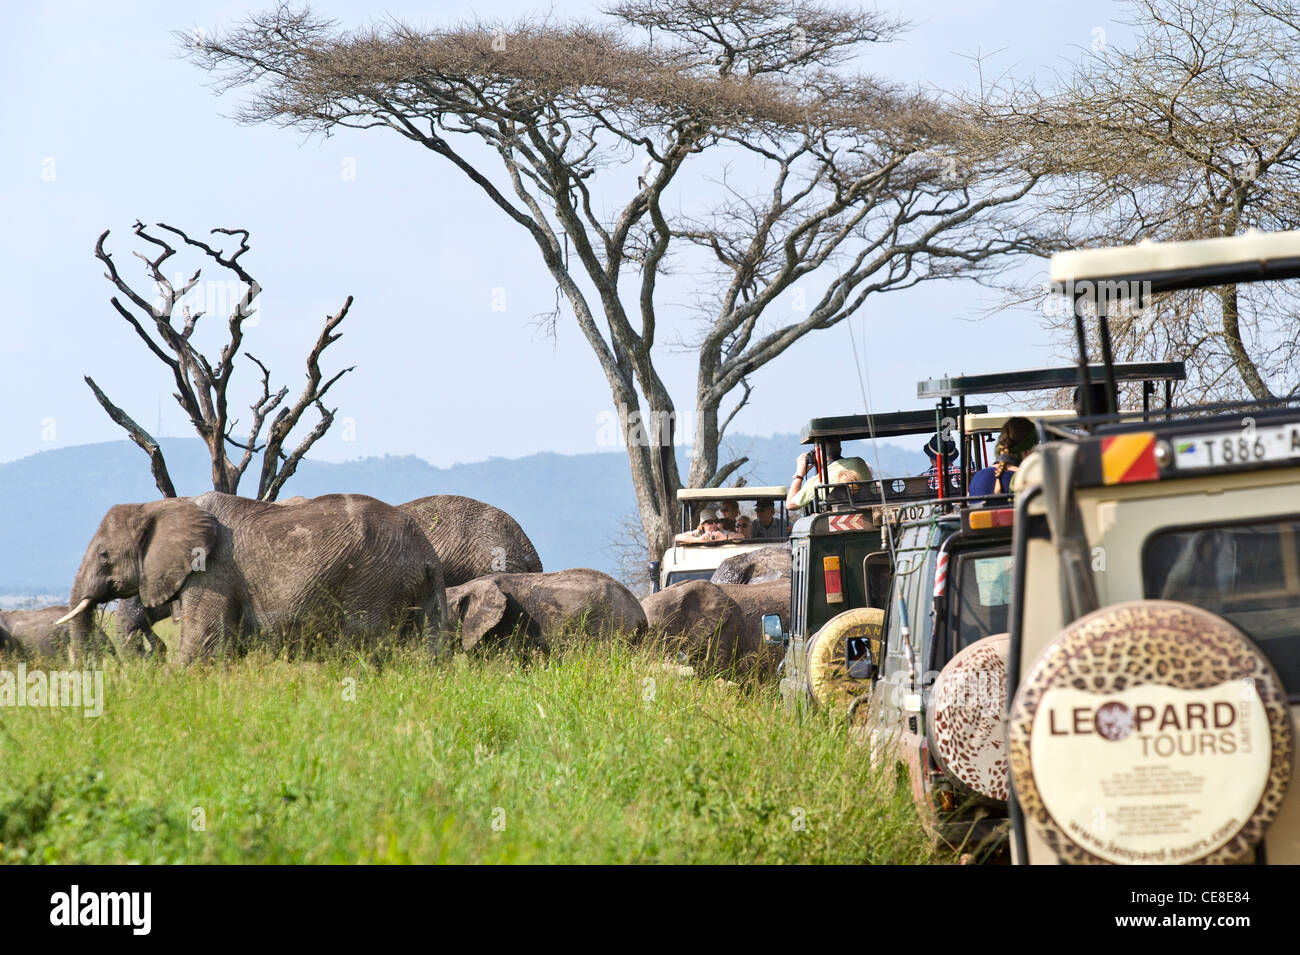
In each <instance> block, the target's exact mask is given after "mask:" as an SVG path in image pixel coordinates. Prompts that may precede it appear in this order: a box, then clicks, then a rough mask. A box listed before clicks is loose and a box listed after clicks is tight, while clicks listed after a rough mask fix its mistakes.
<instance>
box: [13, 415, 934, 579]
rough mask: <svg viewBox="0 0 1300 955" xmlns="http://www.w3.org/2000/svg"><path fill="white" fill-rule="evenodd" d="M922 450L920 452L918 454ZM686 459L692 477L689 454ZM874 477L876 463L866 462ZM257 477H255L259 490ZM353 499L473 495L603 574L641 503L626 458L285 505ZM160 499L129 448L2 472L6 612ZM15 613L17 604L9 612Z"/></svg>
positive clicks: (310, 472)
mask: <svg viewBox="0 0 1300 955" xmlns="http://www.w3.org/2000/svg"><path fill="white" fill-rule="evenodd" d="M919 443H920V442H918V445H919ZM161 444H162V447H163V451H164V453H165V455H166V457H167V465H168V468H169V469H170V471H171V475H172V480H173V482H174V483H175V485H176V490H177V492H178V493H180V494H199V493H201V492H203V491H206V490H210V489H211V487H212V483H211V476H210V474H211V464H210V462H209V460H208V456H207V450H206V448H205V447H204V446H203V444H202V442H200V441H199V440H198V439H195V438H170V439H169V438H164V439H162V441H161ZM726 444H727V445H728V446H727V447H725V448H724V451H730V452H731V454H730V455H726V454H724V458H723V459H724V460H730V458H731V457H732V456H735V455H737V454H739V455H747V456H748V457H749V459H750V460H749V463H748V465H746V467H745V468H743V469H742V471H741V472H740V473H741V474H742V475H744V476H745V477H746V478H747V479H748V482H749V483H750V484H753V485H762V484H785V483H786V482H787V481H788V480H789V477H790V475H791V473H792V472H793V465H794V459H795V456H796V455H797V454H798V453H799V451H800V447H799V444H798V438H797V437H796V436H794V435H775V436H773V437H769V438H757V437H751V436H745V435H738V436H735V437H734V438H731V439H728V441H727V442H726ZM879 454H880V470H881V471H883V472H884V473H885V474H887V475H891V476H892V475H896V474H915V473H919V472H920V471H921V470H922V469H924V467H925V466H926V463H927V462H926V459H925V456H924V455H923V454H921V453H920V452H919V451H908V450H903V449H901V448H898V447H894V446H891V445H885V444H882V445H880V447H879ZM678 457H679V461H680V464H681V466H682V469H683V473H684V472H685V464H686V455H685V449H684V448H683V449H679V452H678ZM868 461H869V463H871V464H872V466H873V467H874V466H875V464H876V461H875V460H874V458H872V457H871V456H870V455H868ZM255 468H256V462H254V466H253V467H250V469H249V472H250V474H249V476H248V477H246V478H245V480H246V481H247V482H248V485H249V487H248V489H252V488H253V487H254V482H255V479H256V477H255V473H254V471H255ZM334 492H352V493H358V494H369V495H371V496H372V497H377V498H379V499H380V500H384V501H388V502H390V503H393V504H400V503H403V502H404V501H409V500H412V499H413V498H417V497H423V496H425V495H427V494H465V495H468V496H470V497H475V498H478V499H479V500H483V501H487V502H488V503H490V504H494V505H496V506H497V507H500V508H502V509H504V510H506V511H508V512H509V513H510V514H512V515H513V516H514V517H515V518H516V519H517V520H518V521H519V523H520V524H521V525H523V528H524V530H525V531H526V532H527V533H528V536H529V537H530V538H532V540H533V543H534V544H535V545H536V546H537V550H538V553H539V554H540V555H541V558H542V564H543V566H544V567H546V568H547V569H548V570H559V569H562V568H565V567H594V568H596V569H598V570H603V571H606V572H608V573H615V574H617V571H618V559H617V556H616V554H615V550H614V548H613V547H611V546H610V545H611V541H612V540H613V539H614V538H615V537H616V536H617V534H618V533H619V528H620V524H621V522H622V521H623V520H624V519H626V518H629V517H633V516H634V515H635V512H636V499H635V496H634V495H633V492H632V480H631V477H630V476H629V474H628V467H627V456H626V455H625V454H624V453H623V452H622V451H615V452H606V453H601V454H534V455H530V456H528V457H524V458H510V459H507V458H489V459H488V460H486V461H479V462H476V463H473V464H457V465H454V466H452V467H449V468H437V467H434V466H433V465H431V464H430V463H429V462H427V461H425V460H424V459H423V458H418V457H415V456H412V455H406V456H385V457H381V458H363V459H359V460H356V461H348V462H344V463H330V462H324V461H311V460H305V461H303V462H302V463H301V464H300V465H299V467H298V472H297V473H296V474H295V475H294V477H293V478H292V479H291V480H290V481H289V483H288V485H286V487H285V490H284V492H283V493H282V495H281V496H282V497H291V496H293V495H296V494H301V495H304V496H306V497H315V496H316V495H319V494H329V493H334ZM157 496H158V490H157V488H156V487H154V484H153V480H152V477H151V475H150V473H149V465H148V460H147V459H146V457H145V455H144V454H143V452H141V451H140V449H139V448H137V447H136V446H135V445H134V444H132V443H131V442H129V441H110V442H106V443H103V444H86V445H79V446H76V447H69V448H58V449H56V450H53V451H44V452H41V453H39V454H34V455H31V456H30V457H26V458H21V459H19V460H17V461H11V462H9V463H7V464H0V602H4V600H5V595H28V594H49V595H53V596H57V597H59V598H60V599H66V598H67V595H68V588H69V585H70V584H71V582H72V577H73V575H74V574H75V573H76V570H77V565H78V563H79V562H80V560H81V555H82V553H83V552H84V550H85V548H86V544H87V543H88V542H89V540H90V537H91V535H92V534H93V533H94V530H95V527H96V526H97V525H98V524H99V520H100V518H102V517H103V516H104V512H105V511H107V510H108V509H109V507H111V506H112V505H114V504H118V503H121V502H123V501H148V500H153V499H154V498H156V497H157ZM9 602H12V601H9Z"/></svg>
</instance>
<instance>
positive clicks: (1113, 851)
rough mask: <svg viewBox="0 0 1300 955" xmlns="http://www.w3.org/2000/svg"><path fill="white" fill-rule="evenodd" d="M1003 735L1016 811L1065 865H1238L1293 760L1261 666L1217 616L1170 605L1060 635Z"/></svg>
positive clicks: (1136, 605)
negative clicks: (1021, 813)
mask: <svg viewBox="0 0 1300 955" xmlns="http://www.w3.org/2000/svg"><path fill="white" fill-rule="evenodd" d="M1008 743H1009V756H1010V763H1011V776H1012V781H1013V783H1014V785H1015V789H1016V796H1017V799H1018V800H1019V801H1020V804H1021V807H1022V808H1023V810H1024V814H1025V818H1026V819H1027V820H1028V821H1029V823H1030V824H1031V825H1033V826H1034V827H1035V829H1036V830H1037V831H1038V832H1039V834H1040V835H1041V836H1042V838H1043V839H1044V841H1045V842H1046V843H1047V844H1048V845H1049V846H1050V847H1051V849H1052V850H1053V851H1054V852H1055V853H1056V855H1057V857H1058V858H1059V859H1060V860H1061V861H1063V862H1069V863H1108V862H1109V863H1165V864H1167V863H1189V862H1197V863H1223V862H1231V861H1233V860H1236V859H1239V858H1241V857H1242V856H1243V855H1245V854H1246V853H1247V852H1248V851H1249V850H1250V848H1251V847H1252V846H1253V845H1255V843H1257V842H1258V841H1259V840H1260V839H1261V838H1262V837H1263V835H1264V832H1265V830H1266V829H1267V828H1268V826H1269V824H1270V823H1271V822H1272V821H1273V819H1274V818H1276V816H1277V814H1278V811H1279V809H1280V808H1281V806H1282V799H1283V797H1284V795H1285V794H1286V788H1287V784H1288V782H1289V781H1290V778H1291V764H1292V758H1293V740H1292V729H1291V717H1290V713H1289V712H1288V708H1287V700H1286V691H1285V690H1284V688H1283V686H1282V682H1281V680H1280V679H1279V678H1278V675H1277V673H1276V671H1274V669H1273V667H1272V665H1271V664H1270V663H1269V662H1268V660H1267V659H1265V657H1264V656H1263V654H1261V653H1260V652H1259V650H1258V649H1257V648H1256V647H1255V646H1254V644H1252V643H1251V642H1250V640H1249V639H1248V638H1247V637H1246V636H1245V635H1243V634H1242V633H1241V631H1239V630H1237V628H1236V627H1234V626H1232V624H1230V623H1228V622H1227V621H1226V620H1224V619H1223V618H1221V617H1218V616H1215V615H1214V614H1211V613H1209V612H1207V611H1205V610H1201V609H1199V608H1197V607H1193V606H1190V605H1189V604H1184V603H1176V602H1173V601H1167V600H1136V601H1132V602H1130V603H1123V604H1116V605H1114V606H1111V607H1106V608H1103V609H1102V610H1098V611H1096V612H1095V613H1091V614H1089V615H1087V616H1085V617H1082V618H1080V619H1079V620H1076V621H1075V622H1074V623H1072V624H1071V625H1070V626H1068V627H1067V628H1066V629H1065V630H1063V631H1062V632H1061V634H1060V635H1059V636H1058V637H1057V638H1056V640H1055V641H1054V642H1053V643H1051V644H1050V645H1049V646H1048V647H1047V648H1046V649H1045V650H1044V651H1043V653H1042V655H1041V656H1039V658H1038V659H1037V660H1036V661H1035V663H1034V665H1033V666H1032V667H1031V668H1030V669H1029V671H1028V673H1027V674H1026V675H1025V676H1024V678H1023V679H1022V681H1021V684H1020V688H1019V689H1018V691H1017V692H1016V696H1015V700H1014V701H1013V703H1012V707H1011V716H1010V721H1009V723H1008Z"/></svg>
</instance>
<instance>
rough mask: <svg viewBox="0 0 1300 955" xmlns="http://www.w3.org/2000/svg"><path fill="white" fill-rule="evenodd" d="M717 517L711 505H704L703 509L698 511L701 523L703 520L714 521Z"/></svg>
mask: <svg viewBox="0 0 1300 955" xmlns="http://www.w3.org/2000/svg"><path fill="white" fill-rule="evenodd" d="M717 519H718V512H717V511H715V510H714V509H713V508H711V507H706V508H705V509H704V510H702V511H700V523H701V524H703V523H704V522H705V521H716V520H717Z"/></svg>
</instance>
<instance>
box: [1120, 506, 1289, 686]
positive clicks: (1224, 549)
mask: <svg viewBox="0 0 1300 955" xmlns="http://www.w3.org/2000/svg"><path fill="white" fill-rule="evenodd" d="M1142 579H1143V585H1144V588H1145V593H1146V596H1147V597H1148V598H1154V599H1159V600H1179V601H1182V602H1184V603H1189V604H1192V605H1194V606H1197V607H1200V608H1202V609H1203V610H1208V611H1209V612H1210V613H1213V614H1217V615H1218V616H1220V617H1223V618H1224V619H1225V620H1228V621H1229V622H1231V623H1232V624H1234V625H1235V626H1236V627H1238V628H1239V629H1240V630H1241V631H1242V632H1243V633H1245V634H1246V635H1247V636H1249V637H1250V638H1251V639H1252V640H1253V641H1254V642H1255V643H1256V644H1257V645H1258V646H1259V648H1260V650H1262V651H1263V652H1264V655H1265V656H1267V657H1268V658H1269V660H1270V661H1271V662H1272V664H1273V666H1274V667H1275V668H1276V669H1277V671H1278V675H1279V676H1281V678H1282V684H1283V685H1284V686H1286V687H1290V688H1293V689H1292V696H1293V698H1294V696H1295V693H1296V690H1295V688H1300V517H1292V518H1283V519H1280V520H1271V521H1260V522H1256V523H1251V524H1246V525H1236V526H1220V527H1204V526H1202V527H1197V528H1175V529H1170V530H1164V531H1159V532H1157V533H1155V534H1152V535H1151V536H1150V537H1149V538H1147V542H1146V545H1145V547H1144V548H1143V552H1142Z"/></svg>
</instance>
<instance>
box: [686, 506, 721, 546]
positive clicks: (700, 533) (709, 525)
mask: <svg viewBox="0 0 1300 955" xmlns="http://www.w3.org/2000/svg"><path fill="white" fill-rule="evenodd" d="M727 536H728V535H727V532H726V531H724V530H723V529H722V522H721V521H720V520H719V519H718V512H717V511H715V510H714V509H713V508H711V507H706V508H704V510H702V511H700V526H699V527H697V528H695V530H693V531H683V532H682V533H680V534H678V535H677V536H676V537H675V538H674V540H676V541H677V543H679V544H697V543H699V542H700V541H720V540H726V539H727Z"/></svg>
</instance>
